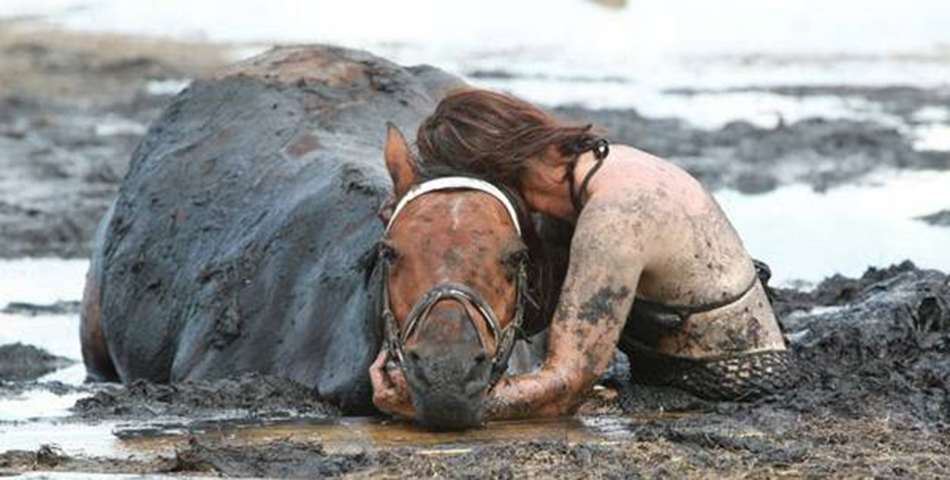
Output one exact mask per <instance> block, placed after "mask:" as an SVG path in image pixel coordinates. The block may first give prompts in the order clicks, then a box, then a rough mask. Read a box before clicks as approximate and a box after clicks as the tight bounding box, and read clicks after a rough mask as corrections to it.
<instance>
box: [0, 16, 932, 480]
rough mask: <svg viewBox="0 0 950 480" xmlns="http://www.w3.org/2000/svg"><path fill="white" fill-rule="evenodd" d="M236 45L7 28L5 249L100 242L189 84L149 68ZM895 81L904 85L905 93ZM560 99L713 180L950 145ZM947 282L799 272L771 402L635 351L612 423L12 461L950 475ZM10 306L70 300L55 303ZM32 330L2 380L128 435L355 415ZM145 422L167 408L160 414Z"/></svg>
mask: <svg viewBox="0 0 950 480" xmlns="http://www.w3.org/2000/svg"><path fill="white" fill-rule="evenodd" d="M224 57H225V54H224V52H223V49H222V48H221V47H215V46H207V45H187V44H171V43H167V42H165V43H162V44H161V45H158V46H156V44H153V43H150V42H145V41H140V40H135V39H127V38H119V37H93V36H86V35H72V34H63V33H56V32H45V33H43V34H33V33H29V32H19V31H17V30H11V29H9V28H8V27H7V26H4V28H2V29H0V64H2V65H3V66H4V68H3V69H0V78H2V79H3V81H0V167H2V168H0V189H2V190H3V192H4V196H3V197H2V198H0V238H2V239H3V241H2V242H0V257H7V258H10V257H19V256H23V255H59V256H85V255H88V254H89V252H90V246H91V239H92V233H93V230H94V229H95V227H96V225H97V224H98V220H99V218H100V217H101V215H102V213H103V212H104V211H105V209H106V208H107V207H108V205H109V203H110V202H111V200H112V199H113V198H114V197H115V193H116V191H117V189H118V186H119V183H120V182H121V180H122V177H123V176H124V175H125V172H126V169H127V162H128V158H129V153H130V152H131V150H132V148H133V147H134V145H135V144H136V143H137V142H138V140H139V139H140V137H141V134H142V133H143V132H144V125H147V124H148V123H149V122H151V121H152V120H153V119H154V118H156V117H157V115H158V113H159V112H160V111H161V109H162V108H163V107H164V106H165V104H166V102H167V101H168V100H169V99H170V98H171V97H170V93H171V92H166V93H163V92H157V93H156V92H154V91H151V90H150V87H149V85H150V82H153V81H168V80H178V79H182V78H192V77H195V76H198V75H200V74H202V73H204V72H205V71H207V70H208V69H211V68H214V67H217V66H218V65H219V64H221V63H223V61H224ZM842 88H843V87H842ZM835 92H836V93H835ZM835 92H820V94H823V95H827V94H839V95H863V96H868V97H870V96H873V97H875V98H878V99H880V101H882V102H884V101H888V102H897V103H895V104H894V106H893V107H888V108H889V109H892V110H889V111H893V112H901V111H904V112H912V111H915V109H916V108H919V106H921V105H932V104H934V103H935V102H937V101H938V100H939V99H935V98H934V95H937V94H934V93H928V92H927V91H923V92H922V91H917V90H914V89H903V90H894V91H888V92H884V91H873V92H872V91H854V90H846V89H845V90H836V91H835ZM787 93H788V94H790V95H792V94H796V93H795V92H793V91H789V92H787ZM804 94H819V92H813V91H809V92H806V93H804ZM897 94H899V95H897ZM895 95H897V96H898V97H901V98H904V99H905V100H893V99H894V98H895ZM900 102H903V103H900ZM941 102H942V103H943V104H945V103H946V102H945V101H944V100H941ZM556 110H557V112H558V113H559V114H560V115H561V116H563V117H565V118H568V119H574V120H579V121H591V122H594V123H596V124H598V125H600V126H603V127H605V128H606V129H607V130H608V133H609V135H610V137H611V138H613V139H615V140H617V141H620V142H628V143H632V144H635V145H639V146H641V147H642V148H644V149H646V150H648V151H652V152H655V153H658V154H660V155H665V156H669V157H671V158H673V159H674V160H675V161H677V162H678V163H680V164H682V165H684V166H685V167H686V168H687V169H689V170H690V171H691V172H692V173H693V174H695V175H696V176H698V177H699V178H700V179H701V180H702V181H703V182H705V183H706V184H707V185H708V186H709V187H710V188H723V187H730V188H737V189H739V190H742V191H745V192H764V191H768V190H771V189H773V188H776V187H777V186H779V185H782V184H786V183H789V182H796V181H801V182H807V183H809V184H810V185H812V186H813V187H814V188H816V189H825V188H831V187H833V186H835V185H838V184H841V183H845V182H848V181H849V180H851V179H854V178H856V177H857V176H860V175H862V174H864V173H866V172H868V171H870V170H871V169H874V168H879V167H882V166H885V167H888V166H889V167H895V168H934V169H944V168H946V167H947V165H950V159H948V157H947V154H945V153H940V152H924V151H918V150H915V149H914V148H913V147H912V145H911V143H910V140H909V139H908V138H907V137H906V136H905V135H903V134H902V133H901V132H898V131H896V130H894V129H892V128H890V127H887V126H884V125H881V124H876V123H868V122H851V121H838V120H821V119H813V120H805V121H802V122H797V123H793V124H788V125H779V126H777V127H775V128H761V127H756V126H753V125H751V124H748V123H745V122H736V123H733V124H730V125H727V126H725V127H723V128H721V129H716V130H701V129H696V128H693V127H690V126H688V125H687V124H685V123H684V122H682V121H680V120H676V119H652V118H645V117H642V116H641V115H639V114H637V112H635V111H633V110H588V109H582V108H558V109H556ZM909 114H910V113H908V115H909ZM764 166H768V167H769V168H764ZM943 213H945V212H942V213H940V214H937V215H934V216H933V219H931V218H930V216H928V217H927V218H924V219H923V220H924V221H928V222H931V223H935V224H941V223H940V222H945V219H946V217H947V216H946V215H943ZM948 282H950V280H948V277H947V276H946V275H945V274H942V273H940V272H935V271H928V270H921V269H918V268H916V267H914V266H913V265H911V264H909V263H905V264H901V265H897V266H894V267H890V268H885V269H871V270H869V271H868V272H867V273H865V275H863V276H862V277H861V278H845V277H841V276H835V277H831V278H829V279H827V280H826V281H825V282H823V283H821V284H820V285H819V286H818V287H817V288H815V289H814V290H812V291H809V292H799V291H793V290H782V291H780V292H778V293H779V295H778V298H777V300H776V310H777V311H778V312H779V313H780V316H781V318H782V323H783V325H784V328H785V331H786V334H787V335H788V337H789V339H790V343H791V346H792V348H793V349H794V350H795V352H796V353H797V355H798V357H799V359H800V362H801V364H802V368H803V369H804V371H805V372H806V373H807V375H806V376H805V378H804V379H803V381H802V382H801V384H800V385H799V386H798V388H797V389H795V390H793V391H790V392H787V393H785V394H783V395H780V396H773V397H769V398H764V399H761V400H758V401H756V402H753V403H712V402H706V401H703V400H700V399H697V398H695V397H692V396H690V395H688V394H685V393H683V392H679V391H676V390H670V389H660V388H648V387H643V386H638V385H631V384H630V383H629V382H628V381H627V380H626V379H627V378H628V376H627V375H626V374H625V370H626V369H625V367H624V366H623V365H622V363H620V364H618V365H619V366H618V367H617V368H615V369H613V370H612V373H611V374H610V375H609V377H608V378H607V379H605V382H604V383H605V387H604V388H601V389H598V390H597V392H596V394H595V395H593V396H592V397H591V400H590V401H589V402H588V403H587V404H586V405H585V406H584V407H583V408H582V415H583V416H584V418H586V419H588V420H589V421H591V422H593V423H597V422H598V421H599V419H610V421H611V422H614V423H616V425H615V426H613V427H611V428H610V429H608V430H607V431H606V432H603V431H602V432H600V433H598V435H599V436H597V437H596V438H588V437H585V438H583V439H580V440H578V439H573V440H568V439H564V440H550V439H537V440H533V441H532V440H518V441H501V442H486V443H474V444H464V445H446V446H440V448H431V447H424V446H411V445H407V446H404V447H395V448H376V449H373V448H365V449H362V450H361V451H359V452H355V453H354V452H337V451H331V449H329V448H328V447H327V446H326V445H323V444H321V443H320V442H313V441H311V442H302V441H295V440H282V441H276V442H268V443H266V444H257V445H241V444H234V443H231V442H229V441H228V440H227V438H226V436H222V437H221V438H216V439H209V438H199V437H198V436H197V435H196V436H195V438H194V439H193V440H191V441H188V440H186V439H187V438H188V435H191V431H190V430H189V429H188V428H187V427H188V425H185V426H184V427H186V428H182V429H180V432H184V433H178V434H177V435H182V436H183V437H184V439H183V441H182V444H181V446H179V447H177V449H176V450H175V453H174V454H172V455H165V454H163V455H159V456H157V457H148V456H128V457H122V458H116V457H93V456H76V455H70V454H67V453H65V452H64V451H63V450H61V449H59V448H57V447H56V446H55V445H53V444H52V443H53V442H56V441H57V439H56V438H50V439H49V441H50V443H51V444H50V445H49V446H46V447H43V448H40V449H37V450H32V451H18V450H7V451H3V452H0V475H2V474H6V473H17V472H30V471H59V472H102V473H147V474H175V475H182V474H195V475H213V476H214V475H227V476H233V477H251V476H267V477H290V478H301V477H319V476H349V477H358V478H376V477H380V476H383V477H394V478H425V477H430V478H431V477H450V478H472V477H476V478H482V477H491V478H495V477H501V478H516V477H518V478H520V477H558V478H625V477H635V476H651V477H652V476H664V477H675V478H679V477H709V476H731V477H737V476H743V477H755V478H763V477H775V476H807V477H825V476H861V477H868V476H873V477H890V478H906V477H935V478H940V477H943V478H946V477H950V455H948V453H947V452H948V451H950V431H948V430H950V427H948V426H950V283H948ZM50 308H52V309H54V310H55V311H54V312H52V313H57V312H59V313H62V312H65V313H72V312H73V310H72V309H73V308H74V306H71V305H65V306H50ZM8 309H14V310H11V312H12V313H16V314H29V313H30V312H32V313H36V314H46V313H51V312H48V311H47V310H46V306H35V305H32V306H31V305H20V306H18V305H13V306H10V307H8ZM16 348H17V350H15V352H14V350H13V349H14V347H11V346H6V347H2V348H0V351H3V350H4V349H11V350H10V351H11V352H14V354H13V355H12V356H11V358H13V359H15V360H16V361H11V362H7V361H4V360H0V365H2V366H4V367H7V368H9V369H10V370H11V372H12V375H14V376H11V377H6V378H2V377H0V400H2V399H4V398H8V397H10V396H15V395H18V394H20V393H21V392H23V391H26V390H35V389H43V390H48V391H50V392H53V393H56V394H66V393H76V392H89V396H88V397H86V398H84V399H82V400H80V401H79V402H78V403H77V404H76V406H75V408H74V410H73V415H72V416H71V417H69V418H67V419H65V420H64V422H74V423H82V424H87V423H88V424H95V423H97V422H105V421H121V422H129V423H130V425H131V426H128V427H125V428H122V429H119V430H117V432H118V433H120V434H121V435H127V436H135V435H138V436H139V437H148V436H149V435H167V434H168V432H163V431H161V425H163V423H162V422H164V421H166V420H165V419H167V418H168V417H175V418H176V419H177V420H176V421H177V422H180V421H181V418H182V417H184V418H187V419H189V420H196V421H197V420H199V419H204V420H207V419H209V418H228V419H233V418H242V419H248V422H247V423H253V422H255V421H259V420H261V419H264V418H293V417H295V416H305V417H316V418H330V419H332V418H334V417H336V416H337V415H338V412H336V411H335V410H334V409H333V408H332V407H329V406H327V405H324V404H323V403H321V402H319V401H317V400H316V399H315V398H314V397H313V395H312V392H311V391H310V390H309V389H307V388H306V387H303V386H301V385H299V384H296V383H294V382H290V381H287V380H283V379H276V378H271V377H260V376H244V377H238V378H232V379H226V380H219V381H214V382H195V383H185V384H179V385H174V386H168V385H156V384H150V383H145V382H136V383H133V384H131V385H129V386H127V387H120V386H112V385H93V386H82V387H71V386H68V385H63V384H60V383H55V382H46V383H43V384H37V383H35V382H31V381H29V380H27V379H28V378H36V377H37V376H39V375H41V374H36V375H34V374H29V373H28V372H29V370H30V369H33V368H35V367H36V366H42V365H46V364H47V363H49V362H50V361H53V362H54V363H55V361H56V360H55V359H53V360H50V359H48V358H47V357H46V356H45V355H44V354H43V353H42V352H30V355H29V358H30V359H31V360H29V361H28V362H26V363H25V364H20V363H17V362H18V361H19V359H20V358H21V356H22V350H19V349H18V348H20V347H16ZM621 361H622V358H621ZM136 424H152V425H159V427H156V429H155V430H153V431H149V430H148V429H143V428H138V427H137V426H136ZM176 425H180V423H179V424H176ZM227 425H228V424H227V422H224V423H222V424H220V425H219V428H227ZM7 428H15V425H12V424H0V431H2V430H4V429H7ZM493 428H497V427H495V426H491V425H490V426H488V427H487V429H488V430H489V431H491V430H492V429H493ZM0 435H2V432H0ZM4 449H5V448H0V450H4Z"/></svg>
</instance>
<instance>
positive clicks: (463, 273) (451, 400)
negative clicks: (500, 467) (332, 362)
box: [381, 128, 526, 428]
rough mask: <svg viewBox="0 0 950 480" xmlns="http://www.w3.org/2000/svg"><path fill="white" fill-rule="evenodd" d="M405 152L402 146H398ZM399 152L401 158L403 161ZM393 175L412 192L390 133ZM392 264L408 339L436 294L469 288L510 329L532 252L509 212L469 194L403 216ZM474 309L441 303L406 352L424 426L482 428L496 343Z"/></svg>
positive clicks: (385, 246)
mask: <svg viewBox="0 0 950 480" xmlns="http://www.w3.org/2000/svg"><path fill="white" fill-rule="evenodd" d="M393 142H397V145H395V146H394V145H393ZM400 152H402V153H401V154H400ZM386 159H387V165H388V166H389V170H390V173H391V174H392V177H393V183H394V185H395V193H396V195H397V196H402V195H403V194H405V192H406V190H407V189H408V187H409V185H412V184H413V183H414V180H415V178H414V175H412V171H411V169H406V170H399V168H400V167H399V165H408V163H402V162H408V159H407V157H406V156H405V143H404V141H403V140H402V137H401V134H399V133H398V131H396V130H395V129H394V128H391V129H390V134H389V138H388V139H387V148H386ZM381 249H382V254H383V256H384V257H385V258H386V261H387V263H388V273H389V276H388V278H387V279H384V281H386V282H387V285H388V289H389V304H390V309H391V311H392V313H393V315H394V317H395V319H396V324H397V325H398V326H399V328H400V331H404V330H405V328H406V321H407V318H408V317H409V316H410V312H411V311H412V310H413V308H415V307H416V306H417V304H418V303H419V302H420V301H421V300H422V299H424V298H425V297H426V296H427V295H429V294H430V292H432V291H433V289H435V288H437V287H440V286H445V285H462V286H464V287H467V288H468V290H469V291H471V292H474V293H476V294H477V295H479V296H481V297H482V299H484V300H485V304H486V305H487V306H488V307H490V308H491V310H492V311H493V312H494V315H495V316H496V318H497V321H498V323H499V325H498V326H499V327H500V328H501V329H504V328H506V327H507V326H508V324H509V323H510V322H511V321H512V319H513V318H514V317H515V315H516V310H517V302H518V294H517V281H516V278H517V267H518V265H519V261H521V260H522V259H523V256H524V255H526V251H525V246H524V243H523V242H522V241H521V238H520V236H519V235H518V233H517V230H516V227H515V225H514V223H513V221H512V219H511V218H510V216H509V215H508V213H507V211H506V210H505V207H504V206H503V205H502V204H501V203H500V202H499V201H498V200H497V199H495V198H494V197H492V196H491V195H489V194H487V193H484V192H480V191H470V190H456V191H442V192H432V193H428V194H426V195H424V196H421V197H419V198H417V199H415V200H413V201H412V202H410V203H409V204H407V205H406V207H405V208H404V209H403V210H402V211H401V212H400V213H399V216H398V217H397V218H396V219H395V221H394V222H393V223H392V225H391V226H390V229H389V232H388V234H387V237H386V238H385V239H384V240H383V242H382V244H381ZM489 325H490V324H489V321H488V319H486V318H485V315H483V313H482V312H480V311H479V309H478V308H476V306H475V305H473V304H472V303H470V302H467V301H464V300H459V299H455V298H443V299H441V300H438V301H436V302H435V303H433V304H432V306H431V308H429V309H428V313H427V314H426V315H424V316H422V317H421V318H420V319H419V321H418V322H417V323H416V324H415V326H414V328H413V330H412V331H411V332H410V335H409V336H408V337H407V338H406V339H405V344H404V347H403V352H404V356H403V365H402V367H403V371H404V372H405V374H406V380H407V383H408V385H409V389H410V394H411V396H412V400H413V404H414V406H415V409H416V412H417V413H418V417H419V419H420V420H421V421H422V422H423V423H425V424H427V425H429V426H432V427H435V428H468V427H472V426H477V425H479V424H481V422H482V413H483V405H484V399H485V396H486V394H487V392H488V390H489V387H490V376H491V370H492V364H493V360H494V358H495V354H496V350H497V349H498V340H499V339H497V338H495V337H494V333H493V332H492V330H491V329H490V327H489Z"/></svg>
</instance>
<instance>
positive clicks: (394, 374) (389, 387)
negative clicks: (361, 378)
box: [369, 349, 416, 420]
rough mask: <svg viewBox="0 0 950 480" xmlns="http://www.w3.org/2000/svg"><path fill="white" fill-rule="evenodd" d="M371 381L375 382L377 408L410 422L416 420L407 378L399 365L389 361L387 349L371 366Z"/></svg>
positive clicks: (374, 390) (374, 400)
mask: <svg viewBox="0 0 950 480" xmlns="http://www.w3.org/2000/svg"><path fill="white" fill-rule="evenodd" d="M369 379H370V381H372V382H373V403H374V404H375V405H376V408H378V409H380V410H381V411H383V412H384V413H388V414H390V415H397V416H400V417H405V418H407V419H410V420H411V419H413V418H415V414H416V412H415V409H413V407H412V397H410V396H409V387H408V385H406V377H405V375H403V372H402V369H401V368H399V365H398V364H396V363H395V362H391V361H389V355H388V352H387V351H386V350H385V349H383V351H382V352H379V356H378V357H376V361H375V362H373V364H372V365H370V367H369Z"/></svg>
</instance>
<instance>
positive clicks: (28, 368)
mask: <svg viewBox="0 0 950 480" xmlns="http://www.w3.org/2000/svg"><path fill="white" fill-rule="evenodd" d="M73 363H74V362H73V361H72V360H69V359H67V358H63V357H57V356H56V355H52V354H50V353H49V352H46V351H45V350H43V349H40V348H36V347H34V346H32V345H23V344H22V343H14V344H12V345H3V346H0V387H2V385H3V382H4V381H25V380H35V379H37V378H39V377H42V376H43V375H46V374H47V373H50V372H54V371H56V370H59V369H61V368H64V367H68V366H70V365H72V364H73ZM0 391H2V389H0Z"/></svg>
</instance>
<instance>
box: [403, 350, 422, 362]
mask: <svg viewBox="0 0 950 480" xmlns="http://www.w3.org/2000/svg"><path fill="white" fill-rule="evenodd" d="M406 356H407V357H409V361H410V362H413V363H418V362H419V360H422V357H420V356H419V354H418V353H416V352H415V351H412V350H410V351H409V352H407V355H406Z"/></svg>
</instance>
